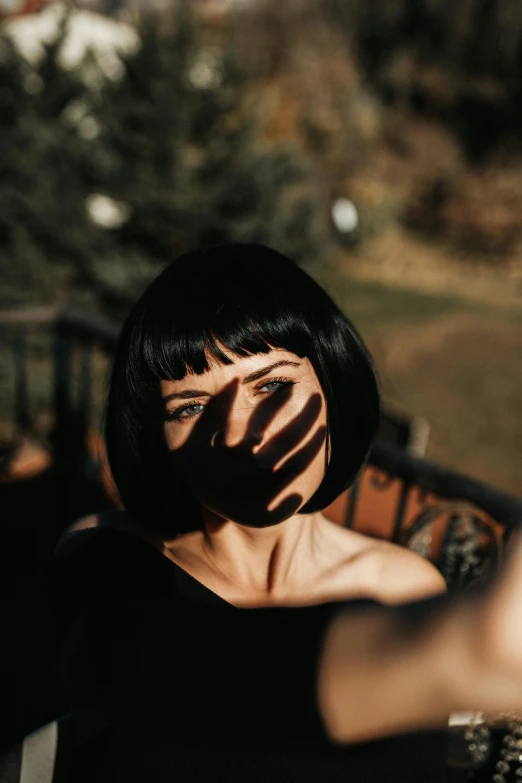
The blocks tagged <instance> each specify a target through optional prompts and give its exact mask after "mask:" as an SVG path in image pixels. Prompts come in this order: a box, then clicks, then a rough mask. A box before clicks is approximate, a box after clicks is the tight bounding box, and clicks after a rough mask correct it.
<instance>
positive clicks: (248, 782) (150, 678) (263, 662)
mask: <svg viewBox="0 0 522 783" xmlns="http://www.w3.org/2000/svg"><path fill="white" fill-rule="evenodd" d="M50 579H51V588H52V596H53V606H54V613H55V618H56V643H57V650H58V657H57V667H58V670H59V677H60V679H61V682H62V684H63V688H64V691H65V694H66V700H67V702H68V706H69V708H70V709H71V711H72V713H73V715H75V714H76V715H77V716H78V721H79V722H81V720H82V719H83V718H82V716H85V715H90V716H93V715H95V716H97V720H99V721H101V722H102V723H103V725H104V726H105V727H106V728H105V730H104V732H102V736H103V737H104V738H105V740H104V742H87V743H86V744H84V745H83V746H82V747H79V748H78V752H77V754H76V762H75V763H76V767H75V773H74V780H75V783H91V782H92V783H94V781H96V783H105V781H109V780H110V781H111V783H113V782H114V781H119V780H121V781H126V782H127V781H134V780H136V781H138V780H140V781H147V783H156V782H157V783H163V782H164V781H165V783H166V782H167V781H169V783H188V781H194V782H195V781H198V782H199V781H204V780H205V781H212V783H257V781H259V783H261V781H262V783H279V781H280V782H281V783H294V782H295V783H327V782H331V783H337V782H339V783H341V781H342V783H363V782H364V783H441V782H442V781H444V780H445V757H446V751H447V736H448V735H447V732H445V731H440V732H435V731H421V732H416V733H408V734H402V735H399V736H393V737H387V738H384V739H380V740H378V741H373V742H365V743H360V744H357V745H346V746H338V745H334V744H333V743H331V742H330V741H329V739H328V737H327V735H326V732H325V729H324V726H323V724H322V721H321V717H320V714H319V711H318V707H317V703H316V691H315V683H316V670H317V664H318V659H319V655H320V650H321V642H322V636H323V632H324V630H325V629H326V626H327V624H328V622H329V621H330V619H331V617H332V613H334V612H337V611H340V610H342V609H343V607H351V608H357V609H358V610H359V608H360V610H362V611H364V608H365V606H367V605H374V604H375V602H374V601H361V600H357V601H349V602H343V603H328V604H320V605H317V606H308V607H299V608H286V607H281V608H260V609H258V608H256V609H239V608H237V607H235V606H232V605H231V604H230V603H228V602H227V601H225V600H224V599H223V598H221V597H220V596H218V595H217V594H215V593H214V592H212V591H211V590H210V589H208V588H207V587H205V586H204V585H202V584H201V583H200V582H198V581H197V580H196V579H195V578H194V577H192V576H190V575H189V574H188V573H187V572H186V571H184V570H183V569H182V568H181V567H179V566H177V565H176V564H175V563H173V562H172V561H171V560H169V559H168V558H166V557H165V556H164V555H163V554H162V553H161V552H159V551H158V550H157V549H155V548H154V547H152V546H151V545H150V544H148V543H147V542H146V541H144V540H142V539H141V538H139V537H138V536H136V535H134V534H132V533H128V532H125V531H121V530H111V529H101V530H100V529H95V530H86V531H82V532H79V533H77V534H76V535H75V536H73V537H72V538H71V539H70V540H69V541H68V542H67V543H66V544H64V545H63V546H62V547H61V549H60V551H59V554H58V555H57V557H56V559H55V562H54V565H53V568H52V571H51V577H50ZM382 698H383V699H384V698H386V694H385V693H383V694H382Z"/></svg>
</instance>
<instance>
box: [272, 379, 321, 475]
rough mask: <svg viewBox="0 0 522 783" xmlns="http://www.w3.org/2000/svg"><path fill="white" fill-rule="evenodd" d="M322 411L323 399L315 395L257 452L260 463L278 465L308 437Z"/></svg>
mask: <svg viewBox="0 0 522 783" xmlns="http://www.w3.org/2000/svg"><path fill="white" fill-rule="evenodd" d="M320 410H321V397H320V395H319V394H313V395H312V396H311V397H310V399H309V400H308V402H307V403H306V405H305V407H304V408H303V410H302V411H300V412H299V413H298V414H297V416H295V417H294V418H293V419H292V421H291V422H290V423H289V424H287V425H286V427H283V429H282V430H280V431H279V432H278V433H277V435H275V436H274V437H273V438H272V439H271V440H270V441H269V442H268V443H266V444H265V445H264V446H263V447H262V448H261V449H260V450H259V451H258V452H257V457H258V459H259V461H260V463H262V464H263V465H266V466H269V465H271V466H275V465H277V463H278V462H279V461H280V460H281V459H282V458H283V457H284V456H285V455H286V454H288V453H289V452H290V451H292V450H293V449H294V448H295V447H296V446H297V445H298V444H299V443H300V442H301V441H302V440H303V439H304V438H305V437H306V436H307V435H308V433H309V432H310V430H311V428H312V425H313V424H314V422H315V421H316V420H317V418H318V416H319V413H320Z"/></svg>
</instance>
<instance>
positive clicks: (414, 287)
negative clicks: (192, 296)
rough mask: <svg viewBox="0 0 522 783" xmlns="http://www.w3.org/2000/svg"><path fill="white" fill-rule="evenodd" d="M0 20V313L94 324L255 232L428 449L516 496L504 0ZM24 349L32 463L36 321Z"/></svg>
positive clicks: (276, 5) (93, 9)
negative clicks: (326, 310)
mask: <svg viewBox="0 0 522 783" xmlns="http://www.w3.org/2000/svg"><path fill="white" fill-rule="evenodd" d="M0 20H1V26H0V309H13V308H21V307H23V308H27V307H32V308H33V307H38V308H41V307H44V306H61V305H64V304H66V303H67V304H70V305H74V306H76V307H79V308H81V309H83V310H85V311H87V312H89V313H93V314H99V315H101V316H104V317H106V318H109V319H111V320H112V321H114V322H115V323H119V322H121V320H122V319H123V318H124V317H125V314H126V313H127V312H128V310H129V307H130V305H131V304H132V302H133V301H134V300H135V299H136V297H137V296H138V295H139V294H140V292H141V291H142V290H143V288H144V287H145V285H146V284H147V282H148V281H149V280H150V279H151V278H152V277H153V276H154V275H156V274H157V273H158V272H159V270H160V269H161V268H162V266H163V265H164V264H165V263H166V262H168V261H169V260H170V259H171V258H172V257H173V256H175V255H176V254H178V253H181V252H183V251H184V250H186V249H189V248H193V247H197V246H200V245H204V244H209V243H210V244H212V243H217V242H221V241H226V240H240V241H261V242H266V243H267V244H270V245H272V246H274V247H276V248H278V249H280V250H282V251H284V252H287V253H289V254H290V255H291V256H293V257H294V258H295V259H297V261H298V262H299V263H301V264H303V265H304V266H305V268H307V270H308V271H310V272H311V273H312V274H313V275H314V276H315V277H316V279H318V280H319V281H320V282H321V283H322V284H323V285H325V286H326V287H327V288H328V290H329V291H330V292H331V293H332V295H333V296H334V298H335V299H336V300H337V301H338V302H339V303H340V305H341V306H342V308H343V309H344V311H345V312H346V313H347V314H348V315H349V316H350V317H351V318H352V319H353V320H354V321H355V323H356V325H357V326H358V327H359V328H360V330H361V332H362V334H363V336H364V338H365V339H366V340H367V342H368V344H369V346H370V348H371V350H372V352H373V354H374V356H375V358H376V362H377V366H378V370H379V372H380V376H381V382H382V386H383V391H384V395H385V399H386V401H387V404H388V405H389V406H390V409H392V408H393V409H395V410H397V411H398V412H404V413H406V414H408V415H410V414H411V415H415V416H421V417H424V419H425V420H426V421H427V422H428V424H429V428H430V435H429V441H428V445H427V451H426V453H427V456H429V457H430V458H433V459H435V460H436V461H438V462H441V463H443V464H445V465H448V466H451V467H454V468H456V469H458V470H461V471H463V472H466V473H469V474H470V475H472V476H475V477H477V478H480V479H482V480H484V481H487V482H489V483H492V484H493V485H495V486H496V487H498V488H500V489H503V490H506V491H510V492H512V493H516V494H519V495H520V494H522V489H521V485H520V457H521V447H520V443H521V441H522V417H521V415H520V402H521V388H522V362H521V361H520V357H521V356H522V330H521V325H522V217H521V211H522V136H521V129H522V6H521V5H520V4H519V3H518V2H516V0H461V2H459V3H450V2H447V0H387V2H386V3H382V2H379V1H378V0H365V2H362V0H317V1H316V0H285V3H281V2H276V1H275V0H191V1H190V2H188V1H186V0H185V1H184V0H177V1H175V0H163V2H160V1H159V0H156V1H155V2H151V0H149V1H148V2H147V3H145V2H140V1H139V0H128V2H125V1H124V0H105V1H103V0H99V2H96V1H95V0H92V1H90V2H75V3H68V4H64V3H55V2H44V0H0ZM194 273H195V274H197V270H194ZM3 336H4V337H3V341H4V349H5V350H2V354H1V359H0V438H3V439H4V441H5V442H8V441H9V440H10V437H11V435H10V430H11V429H12V427H13V426H14V416H13V404H14V403H15V404H16V394H15V395H14V397H13V388H15V385H16V379H15V377H14V374H13V373H14V369H13V361H12V357H11V355H10V353H9V350H7V346H8V344H9V343H10V337H9V329H8V328H7V327H4V329H3ZM25 350H26V352H27V356H28V357H29V360H30V364H31V372H30V383H31V390H30V399H31V408H32V409H31V411H30V415H31V417H32V419H33V424H34V427H33V437H32V440H29V441H27V443H25V445H24V448H25V452H24V454H25V457H24V458H25V459H29V458H34V459H36V457H37V452H38V449H39V448H40V450H41V449H42V448H43V449H44V450H45V443H44V441H45V432H46V431H47V430H48V427H47V426H46V421H47V419H46V416H48V408H49V406H48V399H49V394H50V382H51V373H50V369H49V356H48V341H47V339H46V337H45V335H44V334H43V330H42V328H41V326H38V325H37V326H35V328H34V329H33V330H29V332H28V338H27V345H26V346H25ZM94 364H95V369H94V372H95V375H96V377H97V378H98V380H99V385H98V387H97V391H96V393H95V394H94V399H93V404H94V406H95V409H96V410H95V414H96V416H99V415H101V403H102V400H103V396H104V386H103V384H104V382H105V381H104V379H105V374H106V369H107V368H106V362H105V360H104V359H103V357H98V359H97V361H95V363H94ZM13 400H14V403H13ZM38 432H40V434H41V437H40V438H39V437H38ZM35 449H36V451H35ZM38 453H39V452H38ZM41 456H42V455H41V454H40V457H41ZM20 458H21V457H20Z"/></svg>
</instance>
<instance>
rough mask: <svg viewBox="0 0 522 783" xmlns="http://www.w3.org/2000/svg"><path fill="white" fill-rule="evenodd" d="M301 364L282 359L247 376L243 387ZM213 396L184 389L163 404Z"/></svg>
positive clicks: (200, 391) (167, 398) (170, 396)
mask: <svg viewBox="0 0 522 783" xmlns="http://www.w3.org/2000/svg"><path fill="white" fill-rule="evenodd" d="M300 366H301V364H300V362H291V361H289V360H288V359H281V361H279V362H274V364H269V365H268V366H267V367H262V368H261V369H259V370H256V371H255V372H252V373H250V375H247V376H246V377H245V378H243V380H242V381H241V384H242V385H245V384H247V383H252V382H253V381H258V380H259V378H263V376H264V375H268V373H269V372H272V370H275V369H276V368H277V367H300ZM211 396H212V395H211V394H210V392H208V391H205V390H204V389H184V390H183V391H180V392H172V394H167V396H166V397H163V402H170V400H190V399H191V398H192V397H211Z"/></svg>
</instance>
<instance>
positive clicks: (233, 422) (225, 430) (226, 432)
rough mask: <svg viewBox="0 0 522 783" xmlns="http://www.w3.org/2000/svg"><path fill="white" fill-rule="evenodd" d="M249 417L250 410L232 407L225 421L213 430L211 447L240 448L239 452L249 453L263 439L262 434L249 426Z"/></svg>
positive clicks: (250, 414)
mask: <svg viewBox="0 0 522 783" xmlns="http://www.w3.org/2000/svg"><path fill="white" fill-rule="evenodd" d="M251 416H252V409H251V408H248V407H243V408H238V407H235V406H234V408H233V409H232V410H230V411H229V414H228V418H227V421H226V422H223V423H222V425H221V426H219V427H218V428H217V429H216V430H215V432H214V434H213V436H212V439H211V444H212V446H213V447H214V448H222V449H238V448H240V449H241V451H245V452H248V453H251V452H252V449H253V448H255V446H259V444H260V443H261V441H262V439H263V433H262V432H259V430H258V431H255V429H254V427H252V426H251V425H249V421H250V419H251Z"/></svg>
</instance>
